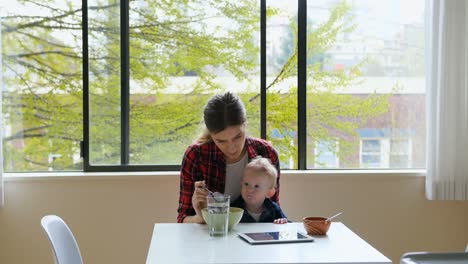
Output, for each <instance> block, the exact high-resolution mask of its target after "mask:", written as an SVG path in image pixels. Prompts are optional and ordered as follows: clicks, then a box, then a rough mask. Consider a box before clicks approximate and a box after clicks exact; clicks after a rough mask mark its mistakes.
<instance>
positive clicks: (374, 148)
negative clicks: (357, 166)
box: [361, 139, 383, 168]
mask: <svg viewBox="0 0 468 264" xmlns="http://www.w3.org/2000/svg"><path fill="white" fill-rule="evenodd" d="M361 142H362V145H361V167H364V168H380V167H382V166H383V161H382V159H383V157H382V156H383V151H382V145H383V144H382V142H381V140H378V139H363V140H362V141H361Z"/></svg>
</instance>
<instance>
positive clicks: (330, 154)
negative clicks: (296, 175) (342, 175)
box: [314, 141, 340, 168]
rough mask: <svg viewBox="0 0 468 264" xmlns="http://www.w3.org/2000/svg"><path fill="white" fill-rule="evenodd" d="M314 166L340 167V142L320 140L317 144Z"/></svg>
mask: <svg viewBox="0 0 468 264" xmlns="http://www.w3.org/2000/svg"><path fill="white" fill-rule="evenodd" d="M314 150H315V153H314V156H315V163H314V168H339V167H340V166H339V159H338V157H337V156H336V153H338V152H339V151H338V142H333V141H319V142H317V143H316V145H315V149H314Z"/></svg>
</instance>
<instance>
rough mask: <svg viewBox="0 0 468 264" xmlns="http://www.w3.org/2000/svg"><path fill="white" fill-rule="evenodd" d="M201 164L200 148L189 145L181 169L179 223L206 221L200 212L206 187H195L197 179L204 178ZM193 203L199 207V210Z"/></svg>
mask: <svg viewBox="0 0 468 264" xmlns="http://www.w3.org/2000/svg"><path fill="white" fill-rule="evenodd" d="M199 164H200V155H199V150H198V149H197V148H196V147H195V146H194V145H192V146H189V147H188V148H187V150H186V151H185V154H184V157H183V159H182V164H181V170H180V191H179V208H178V210H177V212H178V215H177V222H179V223H188V222H191V223H204V221H203V218H202V217H201V212H200V210H201V208H203V200H204V199H203V198H202V195H203V193H202V192H204V189H202V190H198V189H200V188H197V189H195V187H196V186H195V182H196V179H198V180H202V175H201V172H200V169H199V168H198V165H199ZM205 197H206V194H205ZM205 202H206V201H205ZM193 205H195V206H196V207H197V208H196V209H197V210H196V209H195V208H194V207H193Z"/></svg>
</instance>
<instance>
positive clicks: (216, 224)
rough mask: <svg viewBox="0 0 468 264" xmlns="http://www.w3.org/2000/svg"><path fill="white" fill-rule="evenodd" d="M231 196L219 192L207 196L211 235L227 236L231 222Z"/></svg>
mask: <svg viewBox="0 0 468 264" xmlns="http://www.w3.org/2000/svg"><path fill="white" fill-rule="evenodd" d="M230 199H231V196H230V195H224V194H218V195H215V196H213V195H208V196H207V197H206V202H207V207H208V208H207V209H208V223H207V224H208V230H209V232H210V236H227V233H228V224H229V202H230Z"/></svg>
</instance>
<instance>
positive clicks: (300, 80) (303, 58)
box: [297, 0, 307, 170]
mask: <svg viewBox="0 0 468 264" xmlns="http://www.w3.org/2000/svg"><path fill="white" fill-rule="evenodd" d="M297 12H298V15H297V36H298V41H297V105H298V109H297V111H298V113H297V114H298V115H297V119H298V120H297V126H298V129H297V130H298V131H297V132H298V133H297V141H298V142H297V149H298V169H299V170H306V169H307V127H306V125H307V1H306V0H298V11H297Z"/></svg>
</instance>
